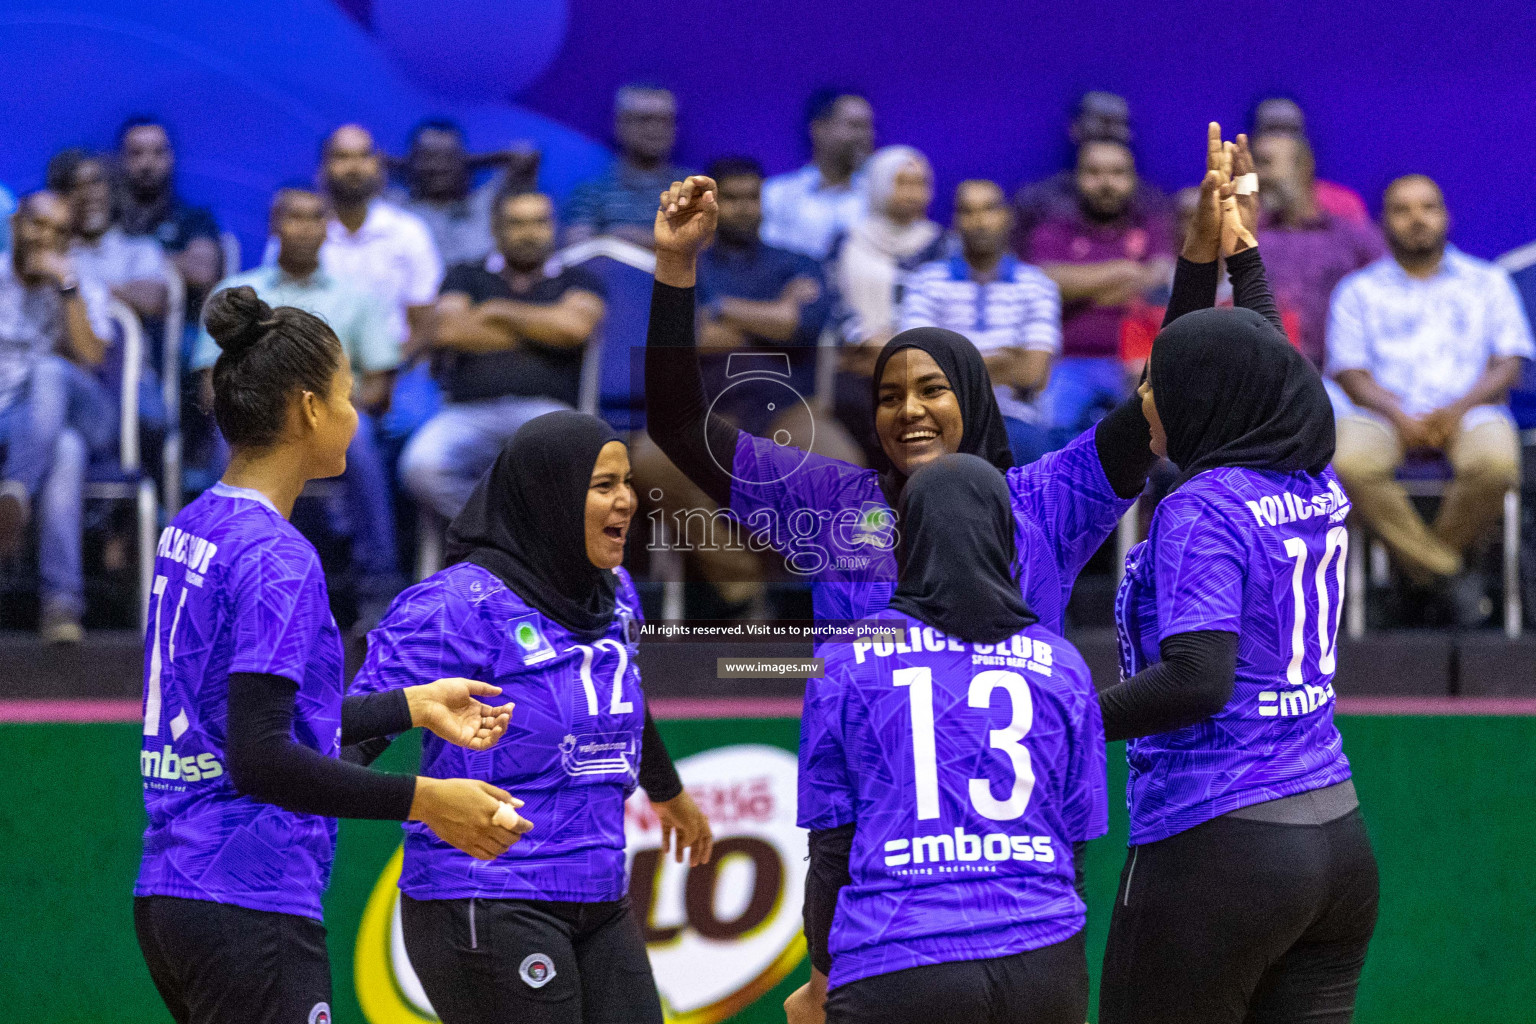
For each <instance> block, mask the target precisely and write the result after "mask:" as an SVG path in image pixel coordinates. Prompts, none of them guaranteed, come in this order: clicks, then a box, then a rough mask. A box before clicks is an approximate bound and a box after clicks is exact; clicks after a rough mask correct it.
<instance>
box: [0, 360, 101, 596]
mask: <svg viewBox="0 0 1536 1024" xmlns="http://www.w3.org/2000/svg"><path fill="white" fill-rule="evenodd" d="M114 404H115V403H114V402H113V401H112V396H111V395H109V394H108V393H107V390H106V388H104V387H102V385H101V382H100V381H98V380H97V379H96V378H95V377H94V376H92V375H91V374H90V373H89V372H88V371H86V370H83V369H81V368H80V367H78V366H76V365H75V364H74V363H72V362H70V361H69V360H67V359H65V358H63V357H62V356H44V357H43V358H41V359H39V360H38V361H37V363H36V364H35V365H34V366H33V367H32V371H31V373H29V374H28V375H27V380H26V383H25V384H23V385H22V391H21V394H20V395H19V396H18V397H17V399H16V401H15V402H13V403H12V404H11V405H10V407H9V408H7V409H5V410H4V411H3V412H0V441H3V442H4V443H5V445H6V453H5V471H4V473H0V479H3V480H4V482H5V485H6V486H7V488H8V489H18V490H22V491H25V492H26V496H27V499H28V501H29V502H30V503H31V505H32V509H33V512H34V513H35V515H36V518H37V529H38V565H39V572H40V574H41V576H42V584H43V587H42V598H43V603H44V604H45V605H49V606H52V607H55V608H59V609H61V610H65V611H68V612H71V613H73V614H75V615H78V614H80V612H81V610H82V608H83V607H84V603H85V602H84V595H85V580H84V576H83V574H82V570H81V566H80V547H81V541H80V530H81V526H80V522H81V509H82V507H83V504H84V494H83V492H84V489H85V471H86V467H87V466H88V465H89V463H90V460H91V457H92V456H93V455H99V454H101V453H102V452H104V451H105V450H106V449H107V448H108V447H109V446H110V445H111V443H112V440H113V437H114V435H115V434H116V433H117V431H116V425H117V424H116V411H115V409H114Z"/></svg>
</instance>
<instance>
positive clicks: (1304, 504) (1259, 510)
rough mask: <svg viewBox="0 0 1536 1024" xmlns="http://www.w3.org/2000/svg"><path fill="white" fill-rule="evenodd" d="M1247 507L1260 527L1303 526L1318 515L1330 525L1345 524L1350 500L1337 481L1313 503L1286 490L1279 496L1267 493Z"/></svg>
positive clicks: (1314, 499) (1330, 483)
mask: <svg viewBox="0 0 1536 1024" xmlns="http://www.w3.org/2000/svg"><path fill="white" fill-rule="evenodd" d="M1244 504H1245V505H1247V506H1248V511H1250V512H1252V513H1253V518H1254V520H1255V521H1257V522H1258V524H1259V525H1260V526H1281V525H1284V524H1285V523H1299V522H1304V521H1306V520H1308V519H1315V518H1317V517H1318V516H1327V517H1328V521H1329V522H1330V523H1341V522H1343V521H1344V517H1345V516H1347V515H1349V498H1348V497H1346V496H1345V494H1344V489H1343V488H1342V487H1340V486H1339V482H1338V481H1337V480H1329V481H1328V493H1327V494H1314V495H1313V496H1312V499H1311V500H1310V501H1303V500H1302V499H1301V498H1298V497H1296V495H1294V494H1292V493H1291V492H1289V491H1282V492H1280V493H1279V494H1266V495H1264V497H1262V498H1259V499H1257V500H1255V501H1247V502H1244Z"/></svg>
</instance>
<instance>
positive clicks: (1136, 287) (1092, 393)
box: [1025, 139, 1174, 447]
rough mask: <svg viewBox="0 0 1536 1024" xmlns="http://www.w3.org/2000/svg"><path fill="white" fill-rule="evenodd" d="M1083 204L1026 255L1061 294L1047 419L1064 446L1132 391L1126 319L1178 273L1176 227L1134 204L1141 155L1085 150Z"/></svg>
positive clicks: (1055, 443)
mask: <svg viewBox="0 0 1536 1024" xmlns="http://www.w3.org/2000/svg"><path fill="white" fill-rule="evenodd" d="M1073 182H1074V188H1075V191H1076V194H1077V203H1076V204H1075V205H1074V206H1073V208H1072V209H1071V211H1070V212H1068V211H1066V210H1065V209H1062V210H1058V211H1056V212H1054V213H1047V214H1046V215H1045V219H1044V220H1042V221H1041V223H1040V224H1039V226H1038V227H1036V228H1035V230H1034V231H1033V232H1031V233H1030V236H1029V241H1028V248H1027V249H1026V250H1025V258H1026V259H1028V260H1029V261H1030V262H1032V263H1035V264H1037V265H1039V267H1040V269H1041V270H1043V271H1044V272H1045V275H1046V276H1047V277H1049V278H1050V279H1051V280H1052V281H1055V282H1056V285H1057V287H1058V288H1060V289H1061V358H1060V359H1058V360H1057V361H1056V365H1055V367H1053V368H1052V370H1051V380H1050V384H1049V385H1047V386H1046V388H1045V391H1044V392H1043V394H1042V395H1041V398H1040V403H1039V405H1040V413H1041V417H1042V418H1043V419H1044V420H1045V422H1046V425H1047V426H1048V427H1049V428H1050V430H1051V433H1052V438H1051V445H1052V447H1061V446H1063V445H1065V444H1066V443H1067V442H1068V441H1070V440H1071V439H1072V438H1074V437H1076V436H1077V435H1078V434H1080V433H1082V432H1083V431H1084V430H1087V429H1088V428H1089V427H1090V426H1092V425H1093V424H1094V423H1095V422H1097V421H1098V420H1099V419H1100V418H1101V417H1102V416H1103V415H1104V414H1105V413H1106V412H1108V411H1109V410H1110V409H1113V408H1114V407H1115V406H1116V405H1118V404H1120V402H1121V401H1122V400H1123V399H1124V398H1125V397H1126V396H1127V395H1129V394H1130V393H1131V388H1132V387H1133V383H1132V379H1131V375H1130V372H1129V371H1128V370H1127V368H1126V366H1125V363H1124V362H1123V361H1122V360H1121V358H1120V337H1121V321H1122V320H1123V319H1124V317H1125V316H1126V314H1127V312H1128V311H1130V309H1131V307H1132V306H1133V304H1135V303H1137V302H1139V301H1140V300H1141V299H1142V297H1143V296H1145V295H1147V294H1148V293H1150V292H1152V291H1154V290H1155V289H1159V288H1164V287H1166V286H1167V284H1168V282H1169V281H1170V280H1171V277H1172V274H1173V251H1174V250H1173V239H1172V238H1171V237H1170V233H1169V225H1168V222H1167V221H1166V220H1165V219H1164V218H1163V217H1161V216H1155V215H1151V214H1148V213H1146V212H1144V211H1143V210H1141V209H1139V208H1138V207H1136V206H1135V204H1134V203H1133V202H1132V199H1133V197H1134V196H1135V194H1136V185H1137V176H1136V159H1135V157H1134V156H1133V155H1132V153H1131V150H1130V147H1128V146H1126V145H1124V144H1123V143H1119V142H1112V141H1109V140H1104V139H1099V140H1089V141H1087V142H1085V143H1083V144H1082V145H1081V146H1079V147H1078V150H1077V173H1076V175H1075V176H1074V178H1073Z"/></svg>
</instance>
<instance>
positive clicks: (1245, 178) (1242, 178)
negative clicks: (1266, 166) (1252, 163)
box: [1233, 171, 1259, 196]
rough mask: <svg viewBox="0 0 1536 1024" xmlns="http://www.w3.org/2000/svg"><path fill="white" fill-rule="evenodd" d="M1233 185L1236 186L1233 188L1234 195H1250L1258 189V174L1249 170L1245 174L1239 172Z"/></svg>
mask: <svg viewBox="0 0 1536 1024" xmlns="http://www.w3.org/2000/svg"><path fill="white" fill-rule="evenodd" d="M1233 185H1235V186H1236V188H1234V189H1233V193H1234V194H1235V195H1240V196H1251V195H1253V194H1254V193H1255V192H1257V191H1258V190H1259V176H1258V175H1257V174H1254V173H1253V172H1252V171H1249V172H1248V173H1247V174H1239V175H1238V176H1237V180H1236V181H1235V182H1233Z"/></svg>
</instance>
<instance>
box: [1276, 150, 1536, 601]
mask: <svg viewBox="0 0 1536 1024" xmlns="http://www.w3.org/2000/svg"><path fill="white" fill-rule="evenodd" d="M1383 214H1384V220H1385V224H1386V228H1387V242H1388V244H1389V245H1390V246H1391V250H1392V255H1391V257H1390V258H1383V259H1381V260H1378V261H1377V262H1375V263H1373V264H1371V265H1370V266H1369V267H1366V268H1365V269H1364V270H1361V271H1357V272H1356V273H1354V274H1351V275H1350V276H1349V277H1347V278H1345V279H1344V281H1343V282H1342V283H1341V284H1340V285H1339V288H1338V291H1337V292H1335V293H1334V297H1333V307H1332V311H1331V315H1330V317H1329V321H1328V372H1329V373H1330V374H1331V375H1332V376H1333V377H1334V379H1335V380H1337V381H1338V384H1339V386H1341V387H1342V388H1343V390H1344V392H1345V394H1347V395H1348V400H1347V401H1341V402H1340V403H1339V408H1338V409H1337V413H1338V450H1337V452H1336V454H1335V455H1334V458H1333V465H1334V469H1335V470H1337V472H1338V474H1339V479H1340V481H1341V482H1342V483H1343V484H1344V489H1345V491H1346V492H1348V494H1349V498H1350V501H1351V502H1352V503H1353V505H1354V509H1355V511H1356V512H1358V513H1359V514H1360V515H1361V516H1363V517H1364V518H1365V521H1366V522H1367V523H1369V524H1370V526H1371V528H1372V529H1373V530H1375V531H1376V532H1377V533H1378V534H1379V535H1380V536H1381V538H1382V540H1384V541H1385V542H1386V543H1387V545H1388V546H1389V547H1390V548H1391V549H1392V551H1393V553H1394V554H1396V555H1397V557H1398V558H1399V559H1400V560H1401V561H1402V563H1403V564H1404V566H1405V567H1406V568H1407V570H1408V572H1409V574H1410V578H1412V579H1414V580H1415V581H1416V582H1419V583H1429V582H1436V583H1438V584H1439V586H1440V587H1441V588H1442V591H1443V594H1444V596H1445V597H1446V599H1447V600H1448V601H1449V602H1450V605H1451V610H1452V611H1453V613H1454V614H1455V617H1456V620H1457V621H1458V622H1459V623H1460V624H1462V625H1474V624H1476V623H1477V622H1479V621H1480V620H1481V619H1483V618H1484V617H1485V616H1486V614H1487V611H1488V610H1489V609H1490V608H1491V603H1489V602H1488V601H1487V596H1486V594H1485V593H1484V592H1483V584H1482V581H1481V579H1480V578H1478V576H1477V574H1476V573H1475V572H1474V571H1472V570H1471V569H1469V568H1468V566H1467V563H1466V561H1465V560H1464V556H1465V554H1466V552H1467V551H1468V549H1470V548H1471V547H1472V545H1473V544H1475V543H1476V542H1477V541H1478V540H1479V539H1480V538H1481V537H1482V535H1483V533H1484V531H1485V530H1486V529H1487V527H1488V526H1489V525H1490V524H1491V523H1492V521H1493V520H1494V519H1495V518H1496V517H1497V516H1498V514H1499V509H1500V507H1501V505H1502V498H1503V494H1504V492H1505V490H1506V489H1508V488H1509V487H1510V486H1512V485H1513V484H1515V483H1516V482H1517V481H1518V480H1519V478H1520V449H1519V443H1518V439H1517V438H1516V435H1515V429H1514V425H1513V423H1512V422H1511V420H1510V415H1509V410H1508V409H1507V408H1506V405H1505V403H1506V401H1507V396H1508V393H1509V389H1510V386H1511V385H1512V384H1514V382H1515V381H1516V380H1518V379H1519V376H1520V370H1521V360H1528V359H1531V358H1532V357H1533V356H1536V349H1533V346H1532V342H1531V330H1530V325H1529V324H1528V323H1527V322H1526V318H1525V313H1524V311H1523V310H1522V309H1521V308H1520V300H1519V298H1518V297H1517V296H1516V294H1515V290H1514V287H1513V286H1512V285H1511V284H1510V281H1509V276H1508V275H1507V274H1506V273H1505V272H1504V271H1502V270H1500V269H1499V268H1497V267H1495V266H1493V265H1491V264H1489V263H1485V262H1483V261H1482V260H1479V259H1474V258H1472V257H1471V256H1468V255H1466V254H1465V253H1463V252H1461V251H1459V250H1458V249H1456V248H1455V247H1453V246H1448V245H1447V244H1446V229H1447V226H1448V225H1449V217H1448V216H1447V214H1446V209H1445V200H1444V198H1443V197H1442V195H1441V193H1440V188H1439V186H1437V185H1436V184H1435V182H1433V181H1431V180H1430V179H1429V178H1427V177H1425V176H1423V175H1418V174H1415V175H1409V176H1407V177H1403V178H1399V179H1397V180H1396V181H1394V182H1393V183H1392V184H1391V185H1389V186H1388V187H1387V192H1386V197H1385V200H1384V202H1383ZM1261 248H1262V246H1261ZM1415 452H1417V453H1423V452H1433V453H1443V454H1444V456H1445V458H1446V459H1447V460H1448V461H1449V462H1450V465H1451V470H1452V472H1453V473H1454V479H1453V481H1452V483H1451V486H1450V490H1449V491H1448V492H1447V493H1446V495H1445V499H1444V500H1443V501H1442V502H1441V504H1440V512H1439V515H1438V517H1437V518H1436V520H1435V524H1434V527H1433V528H1432V529H1431V528H1429V527H1427V526H1426V525H1425V523H1424V521H1423V519H1421V518H1420V517H1419V514H1418V512H1417V511H1416V510H1415V509H1414V507H1413V504H1412V503H1411V502H1410V501H1409V500H1408V496H1407V494H1405V493H1404V491H1403V488H1402V486H1401V485H1400V484H1398V483H1397V481H1396V479H1395V474H1396V472H1397V469H1398V467H1399V466H1401V465H1402V463H1403V459H1404V456H1405V455H1406V454H1410V453H1415Z"/></svg>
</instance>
